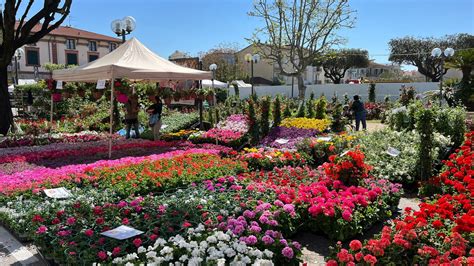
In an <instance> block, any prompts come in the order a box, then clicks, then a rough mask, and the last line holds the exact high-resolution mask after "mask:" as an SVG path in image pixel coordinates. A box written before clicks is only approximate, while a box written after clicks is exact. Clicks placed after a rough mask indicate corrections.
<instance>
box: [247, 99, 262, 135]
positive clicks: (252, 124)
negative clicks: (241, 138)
mask: <svg viewBox="0 0 474 266" xmlns="http://www.w3.org/2000/svg"><path fill="white" fill-rule="evenodd" d="M248 105H249V107H248V108H249V109H248V115H249V129H250V132H249V133H250V141H251V142H252V144H256V143H258V141H259V139H260V129H259V127H258V121H257V114H256V113H255V105H254V102H253V100H249V101H248Z"/></svg>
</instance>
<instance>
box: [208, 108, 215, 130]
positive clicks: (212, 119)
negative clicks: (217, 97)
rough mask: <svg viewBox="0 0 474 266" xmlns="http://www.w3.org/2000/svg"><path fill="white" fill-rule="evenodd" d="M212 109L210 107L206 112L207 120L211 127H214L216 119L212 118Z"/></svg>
mask: <svg viewBox="0 0 474 266" xmlns="http://www.w3.org/2000/svg"><path fill="white" fill-rule="evenodd" d="M212 111H213V110H212V109H209V110H208V112H207V122H209V124H211V127H214V125H215V122H216V121H215V120H214V115H213V114H212Z"/></svg>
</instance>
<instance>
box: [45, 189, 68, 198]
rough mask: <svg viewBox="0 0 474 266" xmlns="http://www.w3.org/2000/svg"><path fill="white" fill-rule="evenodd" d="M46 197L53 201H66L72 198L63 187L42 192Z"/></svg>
mask: <svg viewBox="0 0 474 266" xmlns="http://www.w3.org/2000/svg"><path fill="white" fill-rule="evenodd" d="M43 191H44V194H46V196H48V197H50V198H53V199H67V198H69V197H71V196H72V194H71V192H69V190H67V189H66V188H64V187H58V188H51V189H45V190H43Z"/></svg>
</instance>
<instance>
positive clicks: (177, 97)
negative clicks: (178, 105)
mask: <svg viewBox="0 0 474 266" xmlns="http://www.w3.org/2000/svg"><path fill="white" fill-rule="evenodd" d="M181 96H182V93H181V91H179V90H177V91H175V92H174V93H173V100H174V101H175V102H179V100H180V99H181Z"/></svg>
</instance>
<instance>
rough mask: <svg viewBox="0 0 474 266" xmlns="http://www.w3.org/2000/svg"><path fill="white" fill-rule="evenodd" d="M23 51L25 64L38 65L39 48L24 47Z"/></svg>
mask: <svg viewBox="0 0 474 266" xmlns="http://www.w3.org/2000/svg"><path fill="white" fill-rule="evenodd" d="M25 53H26V65H27V66H39V65H40V60H39V57H40V55H39V48H30V47H26V48H25Z"/></svg>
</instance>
